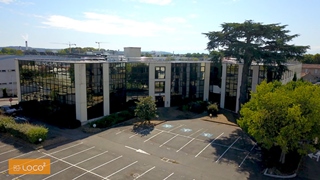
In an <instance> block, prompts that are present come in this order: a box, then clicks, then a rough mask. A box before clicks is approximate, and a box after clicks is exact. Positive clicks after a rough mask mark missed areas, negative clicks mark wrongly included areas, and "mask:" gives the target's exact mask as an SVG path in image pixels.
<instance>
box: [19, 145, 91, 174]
mask: <svg viewBox="0 0 320 180" xmlns="http://www.w3.org/2000/svg"><path fill="white" fill-rule="evenodd" d="M93 148H94V146H93V147H91V148H88V149H85V150H82V151H79V152H77V153H74V154H71V155H69V156H66V157H63V158H58V157H55V156H52V154H49V153H45V152H42V154H45V155H44V156H43V157H45V156H50V157H52V158H55V159H57V160H55V161H53V162H51V163H50V165H52V164H54V163H57V162H59V161H62V162H63V161H64V160H63V159H67V158H69V157H72V156H75V155H77V154H80V153H83V152H85V151H88V150H90V149H93ZM40 158H41V157H40ZM40 158H39V159H40ZM37 159H38V158H37ZM31 162H32V161H31ZM25 175H28V173H26V174H22V175H20V176H18V177H17V178H20V177H23V176H25ZM17 178H14V179H17Z"/></svg>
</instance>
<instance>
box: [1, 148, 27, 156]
mask: <svg viewBox="0 0 320 180" xmlns="http://www.w3.org/2000/svg"><path fill="white" fill-rule="evenodd" d="M21 148H22V147H18V148H15V149H11V150H9V151H6V152H3V153H0V155H3V154H7V153H9V152H12V151H16V150H18V149H21Z"/></svg>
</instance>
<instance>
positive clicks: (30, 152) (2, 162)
mask: <svg viewBox="0 0 320 180" xmlns="http://www.w3.org/2000/svg"><path fill="white" fill-rule="evenodd" d="M32 152H35V151H30V152H27V153H25V154H20V155H18V156H15V157H12V158H9V159H15V158H18V157H21V156H24V155H27V154H30V153H32ZM9 159H7V160H4V161H1V162H0V164H1V163H4V162H7V161H8V160H9Z"/></svg>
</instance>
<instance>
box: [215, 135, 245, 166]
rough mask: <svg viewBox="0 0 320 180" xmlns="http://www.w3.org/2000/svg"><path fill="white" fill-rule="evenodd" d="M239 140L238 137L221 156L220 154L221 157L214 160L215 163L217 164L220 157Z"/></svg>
mask: <svg viewBox="0 0 320 180" xmlns="http://www.w3.org/2000/svg"><path fill="white" fill-rule="evenodd" d="M239 139H240V137H238V138H237V139H236V140H235V141H234V142H233V143H232V144H231V145H230V146H229V147H228V149H227V150H225V151H224V153H223V154H221V156H220V157H219V158H218V159H217V160H216V162H218V161H219V160H220V159H221V158H222V156H223V155H224V154H225V153H226V152H227V151H228V150H229V149H230V148H231V147H232V146H233V145H234V143H236V142H237V141H238V140H239Z"/></svg>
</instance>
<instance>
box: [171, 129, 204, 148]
mask: <svg viewBox="0 0 320 180" xmlns="http://www.w3.org/2000/svg"><path fill="white" fill-rule="evenodd" d="M200 130H202V129H199V130H198V131H200ZM198 131H196V132H198ZM204 132H206V130H205V131H203V132H202V133H204ZM202 133H200V134H199V135H198V136H200V135H201V134H202ZM193 134H195V133H193ZM190 136H192V135H190ZM198 136H196V137H194V138H192V139H191V140H190V141H188V142H187V143H186V144H185V145H183V146H182V147H181V148H180V149H178V150H177V151H176V152H179V151H180V150H181V149H182V148H184V147H186V146H187V145H188V144H190V143H191V142H192V141H193V140H195V139H196V138H197V137H198Z"/></svg>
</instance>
